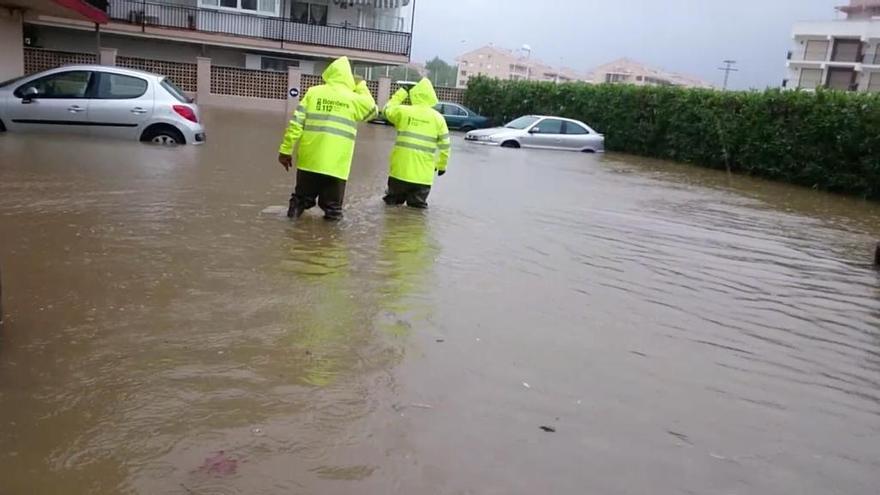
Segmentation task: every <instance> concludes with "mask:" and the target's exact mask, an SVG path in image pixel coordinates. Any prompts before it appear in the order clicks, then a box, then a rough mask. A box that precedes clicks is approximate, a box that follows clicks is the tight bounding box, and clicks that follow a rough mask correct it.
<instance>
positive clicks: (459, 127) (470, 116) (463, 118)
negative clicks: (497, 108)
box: [434, 101, 489, 132]
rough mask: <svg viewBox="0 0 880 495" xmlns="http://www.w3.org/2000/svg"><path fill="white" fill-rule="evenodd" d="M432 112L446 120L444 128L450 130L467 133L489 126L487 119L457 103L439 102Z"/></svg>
mask: <svg viewBox="0 0 880 495" xmlns="http://www.w3.org/2000/svg"><path fill="white" fill-rule="evenodd" d="M434 110H437V111H438V112H440V114H441V115H443V118H444V119H446V126H447V127H449V129H451V130H455V131H464V132H469V131H473V130H474V129H482V128H484V127H486V126H487V125H488V124H489V119H488V118H486V117H483V116H481V115H479V114H477V112H474V111H473V110H471V109H470V108H468V107H466V106H464V105H459V104H458V103H452V102H448V101H441V102H440V103H439V104H437V106H435V107H434Z"/></svg>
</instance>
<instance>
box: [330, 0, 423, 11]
mask: <svg viewBox="0 0 880 495" xmlns="http://www.w3.org/2000/svg"><path fill="white" fill-rule="evenodd" d="M409 2H410V0H333V3H335V4H336V5H345V6H348V7H373V8H376V9H399V8H400V7H406V6H407V5H409Z"/></svg>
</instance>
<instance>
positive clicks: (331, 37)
mask: <svg viewBox="0 0 880 495" xmlns="http://www.w3.org/2000/svg"><path fill="white" fill-rule="evenodd" d="M109 4H110V5H109V10H108V14H109V15H110V19H112V20H114V21H117V22H127V23H130V24H136V25H139V26H142V28H144V29H145V28H147V27H164V28H173V29H183V30H188V31H199V32H204V33H212V34H228V35H231V36H243V37H248V38H259V39H264V40H270V41H276V42H279V43H280V47H281V48H284V47H285V43H297V44H305V45H315V46H329V47H334V48H347V49H351V50H362V51H368V52H378V53H387V54H391V55H403V56H409V54H410V47H411V44H412V35H411V34H410V33H405V32H398V31H382V30H378V29H368V28H358V27H352V26H346V25H343V26H331V25H327V26H323V25H315V24H302V23H298V22H293V21H292V20H290V19H285V18H283V17H268V16H261V15H255V14H246V13H237V12H228V11H220V10H213V9H207V8H193V7H185V6H181V5H169V4H159V3H152V2H146V1H142V0H110V1H109Z"/></svg>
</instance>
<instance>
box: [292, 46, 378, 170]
mask: <svg viewBox="0 0 880 495" xmlns="http://www.w3.org/2000/svg"><path fill="white" fill-rule="evenodd" d="M323 78H324V82H325V83H326V84H322V85H320V86H314V87H312V88H310V89H309V90H308V91H307V92H306V95H305V96H304V97H303V99H302V100H301V101H300V105H299V107H297V109H296V111H295V112H294V113H293V118H292V119H291V121H290V124H289V125H288V127H287V132H285V134H284V139H283V140H282V142H281V147H280V148H279V149H278V152H279V153H281V154H284V155H290V154H293V146H294V144H295V143H296V142H297V141H299V150H298V152H297V159H296V167H297V168H298V169H300V170H306V171H309V172H315V173H319V174H324V175H330V176H332V177H337V178H339V179H342V180H348V175H349V173H350V172H351V159H352V157H353V156H354V144H355V139H356V138H357V125H358V122H361V121H364V120H369V119H371V118H373V117H375V116H376V102H375V100H373V96H372V95H371V94H370V90H369V89H368V88H367V84H366V83H365V82H363V81H361V82H360V83H358V84H355V82H354V75H353V74H352V72H351V65H350V64H349V61H348V58H346V57H342V58H340V59H338V60H336V61H335V62H333V63H332V64H330V66H329V67H327V70H325V71H324V74H323Z"/></svg>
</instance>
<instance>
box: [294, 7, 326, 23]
mask: <svg viewBox="0 0 880 495" xmlns="http://www.w3.org/2000/svg"><path fill="white" fill-rule="evenodd" d="M290 19H291V20H292V21H293V22H299V23H301V24H315V25H318V26H326V25H327V6H326V5H321V4H317V3H308V2H294V4H293V6H291V8H290Z"/></svg>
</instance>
